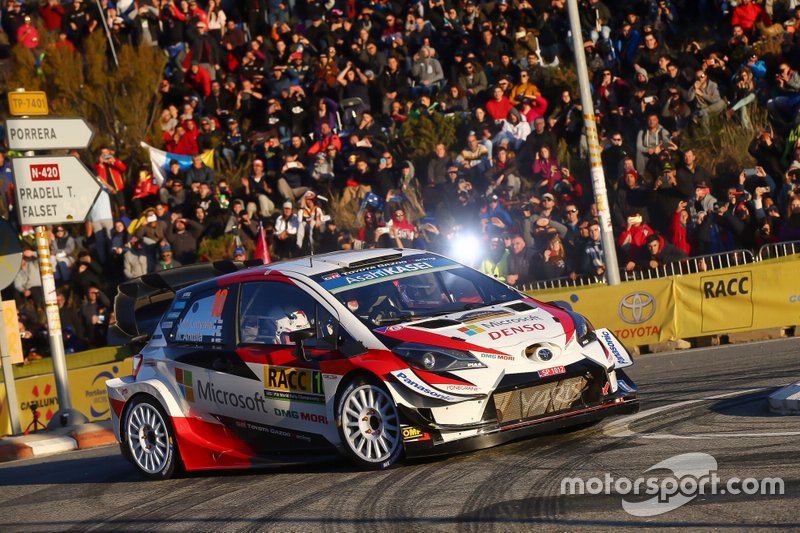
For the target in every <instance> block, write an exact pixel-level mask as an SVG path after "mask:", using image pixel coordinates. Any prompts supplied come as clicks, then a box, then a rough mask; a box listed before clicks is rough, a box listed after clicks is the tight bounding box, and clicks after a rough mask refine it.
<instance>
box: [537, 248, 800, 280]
mask: <svg viewBox="0 0 800 533" xmlns="http://www.w3.org/2000/svg"><path fill="white" fill-rule="evenodd" d="M777 244H781V245H788V244H793V245H794V247H785V248H779V250H778V251H773V250H769V251H768V252H767V253H772V254H773V255H772V256H770V257H779V256H780V255H774V254H778V253H781V254H782V255H791V254H792V253H798V254H800V241H797V242H796V243H776V245H777ZM768 246H775V245H768ZM764 248H765V247H762V251H763V250H764ZM788 250H795V251H794V252H792V251H788ZM770 257H763V256H762V254H761V251H760V252H759V254H758V255H754V254H753V252H751V251H750V250H733V251H731V252H725V253H721V254H708V255H699V256H696V257H689V258H687V259H684V260H682V261H678V262H675V263H671V264H669V265H664V266H662V267H658V268H648V269H645V270H633V271H631V272H627V271H625V270H622V271H621V272H620V277H621V279H622V281H640V280H645V279H658V278H666V277H670V276H681V275H684V274H694V273H696V272H708V271H711V270H717V269H720V268H730V267H735V266H740V265H746V264H749V263H755V262H757V261H760V260H761V259H768V258H770ZM605 282H606V280H605V277H603V276H580V277H577V278H575V279H573V278H571V277H568V276H566V277H561V278H555V279H549V280H541V281H536V282H534V283H530V284H527V285H524V286H523V287H522V290H523V291H536V290H545V289H561V288H567V287H584V286H588V285H594V284H597V283H605Z"/></svg>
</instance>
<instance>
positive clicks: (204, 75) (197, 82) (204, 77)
mask: <svg viewBox="0 0 800 533" xmlns="http://www.w3.org/2000/svg"><path fill="white" fill-rule="evenodd" d="M198 67H199V68H198V69H197V72H196V73H195V72H192V71H191V69H190V70H187V71H186V85H187V86H189V88H190V89H194V90H195V91H197V92H199V93H200V94H202V95H203V96H208V95H210V94H211V75H210V74H209V73H208V71H207V70H206V69H205V68H204V67H203V66H202V65H198Z"/></svg>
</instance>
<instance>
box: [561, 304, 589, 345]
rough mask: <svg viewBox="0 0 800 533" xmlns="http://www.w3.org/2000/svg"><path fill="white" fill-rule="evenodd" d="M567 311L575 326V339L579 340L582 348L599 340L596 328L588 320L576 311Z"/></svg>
mask: <svg viewBox="0 0 800 533" xmlns="http://www.w3.org/2000/svg"><path fill="white" fill-rule="evenodd" d="M566 311H567V313H569V316H570V317H571V318H572V322H573V323H574V324H575V338H576V339H578V343H579V344H580V345H581V346H586V345H587V344H589V343H590V342H594V341H596V340H597V336H596V335H595V334H594V326H592V323H591V322H589V319H588V318H586V317H585V316H583V315H581V314H579V313H576V312H575V311H569V310H566Z"/></svg>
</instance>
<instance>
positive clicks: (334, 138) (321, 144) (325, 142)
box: [307, 133, 342, 155]
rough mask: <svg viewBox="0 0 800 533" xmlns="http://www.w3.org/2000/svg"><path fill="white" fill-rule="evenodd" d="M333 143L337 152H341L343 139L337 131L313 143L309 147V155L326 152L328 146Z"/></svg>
mask: <svg viewBox="0 0 800 533" xmlns="http://www.w3.org/2000/svg"><path fill="white" fill-rule="evenodd" d="M331 144H332V145H334V146H335V147H336V151H337V152H339V153H340V152H341V151H342V140H341V139H340V138H339V136H338V135H336V134H335V133H331V134H330V135H328V136H327V137H324V138H321V139H318V140H317V141H316V142H315V143H314V144H312V145H311V147H310V148H309V149H308V153H307V155H314V154H316V153H318V152H322V153H325V151H326V150H327V149H328V146H330V145H331Z"/></svg>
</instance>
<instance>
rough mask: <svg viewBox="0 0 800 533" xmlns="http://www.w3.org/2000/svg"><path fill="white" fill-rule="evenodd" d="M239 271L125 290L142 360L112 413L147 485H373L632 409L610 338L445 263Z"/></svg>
mask: <svg viewBox="0 0 800 533" xmlns="http://www.w3.org/2000/svg"><path fill="white" fill-rule="evenodd" d="M246 266H247V265H242V264H241V263H239V264H236V263H232V262H220V263H215V264H210V265H194V266H191V267H187V268H182V269H176V270H171V271H165V272H162V273H159V274H150V275H147V276H144V277H142V278H139V279H137V280H134V281H132V282H128V283H126V284H123V285H121V286H120V289H119V294H118V295H117V298H116V302H115V309H116V313H117V321H118V322H117V327H118V330H117V333H118V334H125V335H127V336H128V337H129V338H130V339H131V342H132V343H133V344H134V345H135V344H137V343H138V345H139V347H140V349H139V350H138V353H137V355H135V356H134V358H133V374H132V375H130V376H127V377H123V378H118V379H112V380H109V381H108V382H107V386H108V397H109V401H110V404H111V407H112V413H113V422H114V430H115V431H116V432H117V437H118V439H119V442H120V447H121V449H122V453H123V454H124V455H125V456H126V457H127V458H129V459H130V460H131V461H132V462H133V463H134V464H135V465H136V466H137V467H138V468H139V469H140V470H141V471H142V472H144V473H145V474H146V475H148V476H150V477H154V478H166V477H169V476H171V475H172V474H173V473H174V472H175V471H176V469H177V468H184V469H186V470H201V469H217V468H244V467H251V466H256V465H259V464H270V463H281V464H285V463H289V462H294V461H301V460H307V459H308V457H309V456H313V455H316V456H325V455H328V456H329V455H330V453H331V452H334V451H338V452H340V453H341V454H344V455H346V456H347V457H349V458H350V459H352V460H353V461H355V462H356V463H358V464H359V465H361V466H362V467H366V468H385V467H388V466H390V465H392V464H393V463H395V462H396V461H397V460H398V459H399V458H400V457H401V456H403V455H405V456H407V457H419V456H429V455H438V454H445V453H452V452H456V451H463V450H473V449H478V448H483V447H487V446H493V445H496V444H499V443H502V442H505V441H508V440H511V439H516V438H520V437H522V436H527V435H531V434H535V433H541V432H545V431H552V430H554V429H559V428H563V427H567V426H574V425H578V424H586V423H590V422H594V421H597V420H600V419H602V418H604V417H606V416H609V415H612V414H620V413H632V412H635V411H636V410H637V409H638V404H637V401H636V389H635V386H634V384H633V383H632V382H631V380H630V379H629V378H628V377H627V376H626V375H625V374H624V371H623V370H622V368H624V367H626V366H629V365H630V364H632V363H631V359H630V356H629V354H628V352H627V351H626V350H625V348H624V347H623V346H622V344H621V343H620V342H619V340H617V339H616V338H615V337H614V335H613V334H612V333H611V332H609V331H608V330H606V329H598V330H595V329H594V328H593V327H592V325H591V324H590V323H589V322H588V321H587V320H586V319H585V318H583V317H582V316H580V315H579V314H577V313H574V312H572V311H571V310H569V309H565V308H562V307H558V306H556V305H552V304H545V303H542V302H539V301H537V300H534V299H532V298H530V297H528V296H526V295H524V294H522V293H520V292H517V291H516V290H514V289H512V288H510V287H508V286H507V285H505V284H503V283H500V282H498V281H496V280H495V279H493V278H491V277H488V276H486V275H484V274H482V273H480V272H477V271H476V270H473V269H471V268H469V267H466V266H463V265H461V264H459V263H456V262H454V261H452V260H450V259H447V258H445V257H442V256H439V255H436V254H433V253H430V252H423V251H418V250H403V251H399V250H371V251H360V252H337V253H332V254H326V255H320V256H316V257H313V258H304V259H297V260H292V261H288V262H283V263H277V264H272V265H265V266H254V267H249V268H245V267H246Z"/></svg>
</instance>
